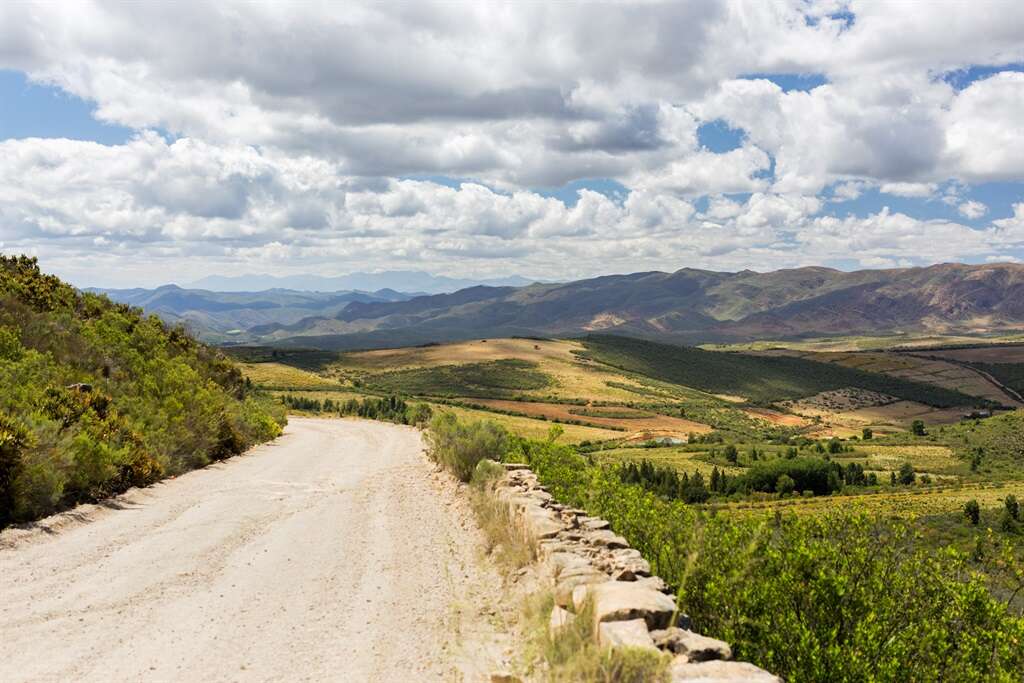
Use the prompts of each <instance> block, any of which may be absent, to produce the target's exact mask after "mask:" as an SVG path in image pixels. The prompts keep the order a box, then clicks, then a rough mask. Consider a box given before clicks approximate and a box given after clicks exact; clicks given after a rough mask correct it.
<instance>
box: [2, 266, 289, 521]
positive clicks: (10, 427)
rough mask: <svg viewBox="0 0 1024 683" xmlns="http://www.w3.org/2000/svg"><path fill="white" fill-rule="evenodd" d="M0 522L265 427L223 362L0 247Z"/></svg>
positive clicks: (133, 478)
mask: <svg viewBox="0 0 1024 683" xmlns="http://www.w3.org/2000/svg"><path fill="white" fill-rule="evenodd" d="M0 386H2V387H3V392H2V393H0V527H2V526H4V525H6V524H9V523H11V522H19V521H26V520H31V519H35V518H38V517H41V516H43V515H46V514H49V513H51V512H53V511H55V510H58V509H61V508H64V507H67V506H70V505H73V504H76V503H79V502H83V501H90V500H97V499H99V498H102V497H104V496H108V495H111V494H114V493H117V492H120V491H123V490H125V489H127V488H128V487H131V486H141V485H146V484H149V483H152V482H153V481H156V480H157V479H160V478H161V477H164V476H168V475H174V474H178V473H180V472H184V471H186V470H189V469H192V468H195V467H202V466H204V465H206V464H208V463H210V462H211V461H213V460H219V459H222V458H226V457H229V456H231V455H235V454H237V453H241V452H242V451H243V450H245V448H247V447H248V446H249V445H251V444H254V443H257V442H260V441H265V440H268V439H271V438H273V437H275V436H277V435H278V434H279V433H280V429H281V424H283V421H284V418H283V413H281V412H280V408H279V407H275V404H273V403H272V402H271V401H270V399H264V398H262V397H260V396H259V395H258V394H257V393H256V392H255V390H254V389H253V388H252V387H251V385H250V383H249V382H247V381H246V379H245V378H244V377H243V376H242V374H241V373H240V372H239V370H238V369H237V368H236V367H235V365H234V364H233V363H231V362H230V361H229V360H227V359H226V358H225V357H224V356H222V355H221V354H220V353H219V352H217V351H215V350H212V349H210V348H208V347H206V346H203V345H202V344H199V343H198V342H196V341H195V340H194V339H193V338H192V337H190V336H189V335H188V334H186V333H185V332H184V331H183V330H182V329H180V328H172V327H168V326H166V325H165V324H164V323H163V322H161V321H160V320H159V319H158V318H156V317H155V316H144V315H143V314H142V312H141V311H140V310H139V309H136V308H132V307H129V306H127V305H124V304H115V303H112V302H111V301H110V300H109V299H107V298H106V297H103V296H99V295H96V294H91V293H81V292H78V291H76V290H75V289H74V288H73V287H71V286H70V285H67V284H65V283H64V282H62V281H61V280H60V279H58V278H56V277H54V276H51V275H45V274H43V273H41V272H40V270H39V267H38V265H37V263H36V260H35V259H30V258H26V257H17V258H8V257H0Z"/></svg>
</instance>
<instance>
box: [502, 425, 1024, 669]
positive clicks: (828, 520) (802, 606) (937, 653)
mask: <svg viewBox="0 0 1024 683" xmlns="http://www.w3.org/2000/svg"><path fill="white" fill-rule="evenodd" d="M507 457H508V458H509V459H510V460H515V461H525V462H528V463H529V464H530V465H531V467H532V468H533V470H534V471H535V472H536V473H537V475H538V477H539V478H540V480H541V482H542V483H543V484H544V485H545V486H546V487H547V489H548V490H549V491H550V492H551V493H552V494H553V495H554V496H555V498H556V499H558V500H559V502H561V503H564V504H567V505H572V506H575V507H581V508H584V509H586V510H587V511H588V512H589V513H590V514H593V515H597V516H600V517H603V518H605V519H607V520H608V521H609V522H610V523H611V525H612V528H613V529H614V530H615V531H616V532H617V533H619V534H622V535H623V536H625V537H626V538H627V539H628V540H629V542H630V543H631V544H632V545H633V547H635V548H636V549H637V550H639V551H640V552H641V553H642V554H643V555H644V557H645V558H647V559H648V561H650V562H651V566H652V569H653V570H654V572H655V573H657V574H658V575H660V576H661V577H663V578H664V579H665V580H666V581H667V582H669V583H670V584H671V585H673V586H674V587H675V588H676V589H677V591H678V600H679V605H680V608H681V609H682V610H683V611H684V612H685V613H687V614H689V615H690V617H691V618H692V620H693V623H694V627H695V629H696V630H698V631H700V632H702V633H706V634H707V635H710V636H714V637H718V638H722V639H724V640H726V641H727V642H729V643H731V644H732V645H733V648H734V652H735V653H736V656H737V657H738V658H740V659H746V660H749V661H752V662H754V663H755V664H758V665H759V666H762V667H764V668H766V669H768V670H769V671H772V672H773V673H776V674H778V675H780V676H782V677H783V678H785V679H787V680H796V681H864V680H876V681H904V680H917V681H926V680H927V681H931V680H956V681H992V680H998V681H1004V680H1005V681H1010V680H1019V677H1020V672H1021V671H1022V670H1024V619H1021V618H1020V617H1019V616H1015V615H1013V614H1011V613H1009V611H1008V610H1007V607H1006V605H1005V604H1003V603H1002V602H1000V601H999V600H998V599H996V598H995V597H993V595H992V594H991V593H990V592H989V590H988V588H987V587H986V583H985V581H984V579H983V578H982V577H981V576H979V575H976V574H975V573H973V572H972V570H971V565H970V564H969V558H968V557H967V556H965V555H964V554H961V553H958V552H957V551H955V550H952V549H944V550H939V551H936V550H933V549H932V548H931V547H929V546H926V545H921V544H920V543H919V541H918V539H917V537H916V536H915V535H914V534H913V533H912V532H911V530H910V528H909V527H908V526H906V525H905V524H904V523H902V522H898V521H892V520H887V519H882V518H880V517H872V516H869V515H867V514H862V513H857V512H844V511H838V512H836V513H832V514H827V515H824V516H820V517H815V516H797V515H789V516H784V515H779V516H778V517H776V519H775V520H763V519H759V518H747V517H737V516H730V515H727V514H722V513H721V512H719V513H717V514H714V515H708V514H705V513H703V512H701V511H700V510H699V509H697V508H694V507H691V506H688V505H686V504H684V503H682V502H680V501H674V500H666V499H664V498H661V497H659V496H657V495H656V494H654V493H652V492H649V491H647V490H645V489H644V488H643V487H641V486H638V485H634V484H629V483H625V482H623V480H622V477H621V474H620V473H619V472H618V471H617V470H616V469H615V468H608V467H598V466H593V465H591V464H589V463H588V462H587V460H586V459H585V458H583V457H581V456H580V455H579V454H578V453H577V452H576V451H575V449H573V448H572V447H569V446H564V445H558V444H551V443H546V442H540V441H529V440H525V439H519V438H515V439H513V440H512V442H511V448H510V452H509V454H508V456H507ZM788 462H792V461H788ZM822 462H823V461H822ZM781 474H783V473H780V475H779V476H781ZM774 483H775V482H773V485H774Z"/></svg>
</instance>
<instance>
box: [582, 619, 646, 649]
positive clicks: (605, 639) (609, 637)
mask: <svg viewBox="0 0 1024 683" xmlns="http://www.w3.org/2000/svg"><path fill="white" fill-rule="evenodd" d="M597 640H598V642H599V643H601V645H604V646H605V647H637V648H642V649H645V650H653V651H655V652H656V651H657V648H656V647H654V641H653V640H651V634H650V632H648V630H647V623H646V622H645V621H644V620H643V619H631V620H629V621H609V622H605V623H602V624H601V625H600V626H598V629H597Z"/></svg>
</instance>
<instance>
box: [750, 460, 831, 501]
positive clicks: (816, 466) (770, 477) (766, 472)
mask: <svg viewBox="0 0 1024 683" xmlns="http://www.w3.org/2000/svg"><path fill="white" fill-rule="evenodd" d="M833 469H834V468H833V466H832V463H830V462H828V461H827V460H823V459H822V458H778V459H775V460H767V461H764V460H760V461H758V462H756V463H754V464H753V465H752V466H751V467H750V468H749V469H748V470H747V471H746V472H745V473H744V474H743V476H742V477H740V478H739V479H738V481H737V486H738V487H740V488H745V489H747V490H750V491H766V492H772V491H778V489H777V484H778V482H779V479H780V478H781V477H783V476H786V477H788V478H789V480H790V481H792V482H793V484H794V488H793V489H792V490H798V491H814V493H815V495H819V496H822V495H827V494H829V493H831V492H832V491H833V490H835V489H836V488H838V487H837V485H836V480H834V479H833V480H830V478H829V475H830V474H831V473H832V472H833ZM778 492H779V493H781V491H778Z"/></svg>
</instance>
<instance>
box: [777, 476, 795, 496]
mask: <svg viewBox="0 0 1024 683" xmlns="http://www.w3.org/2000/svg"><path fill="white" fill-rule="evenodd" d="M795 488H796V482H795V481H793V477H791V476H789V475H788V474H780V475H779V478H778V479H776V480H775V492H776V493H778V494H779V495H780V496H788V495H789V494H791V493H793V489H795Z"/></svg>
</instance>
